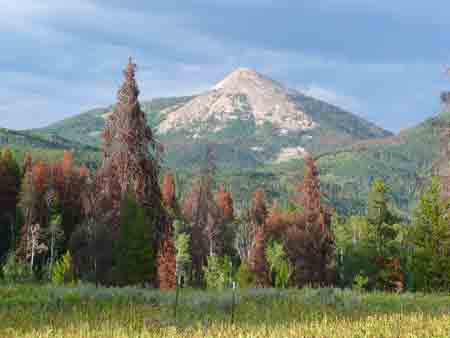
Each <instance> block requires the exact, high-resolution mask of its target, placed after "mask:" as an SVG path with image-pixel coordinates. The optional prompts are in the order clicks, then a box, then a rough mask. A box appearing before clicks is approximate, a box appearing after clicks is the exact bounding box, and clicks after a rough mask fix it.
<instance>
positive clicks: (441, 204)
mask: <svg viewBox="0 0 450 338" xmlns="http://www.w3.org/2000/svg"><path fill="white" fill-rule="evenodd" d="M440 189H441V188H440V185H439V181H438V179H436V178H435V179H433V181H432V183H431V185H430V187H429V188H428V189H427V190H426V191H425V192H424V193H423V194H422V195H421V196H420V200H419V203H418V205H417V208H416V210H415V212H414V219H413V224H412V229H411V233H410V240H411V241H412V243H413V245H414V253H413V259H412V261H411V263H410V269H411V270H412V271H413V274H414V288H415V289H416V290H425V291H432V290H434V291H446V292H447V291H449V290H450V224H449V220H448V216H449V211H450V205H449V202H448V201H443V200H442V199H441V194H440Z"/></svg>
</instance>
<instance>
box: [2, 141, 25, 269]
mask: <svg viewBox="0 0 450 338" xmlns="http://www.w3.org/2000/svg"><path fill="white" fill-rule="evenodd" d="M20 178H21V172H20V169H19V165H18V163H17V162H16V161H15V159H14V158H13V155H12V153H11V151H10V150H8V149H6V150H4V151H3V152H0V263H1V262H2V259H3V258H6V254H7V252H8V251H9V250H10V249H11V248H12V246H14V245H15V242H16V240H17V238H18V232H19V229H18V227H17V226H18V224H17V220H16V205H17V202H18V197H19V190H20Z"/></svg>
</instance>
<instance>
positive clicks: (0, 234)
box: [0, 60, 450, 292]
mask: <svg viewBox="0 0 450 338" xmlns="http://www.w3.org/2000/svg"><path fill="white" fill-rule="evenodd" d="M124 75H125V80H124V83H123V85H122V86H121V88H120V89H119V91H118V93H117V103H116V105H115V106H114V111H113V113H112V114H111V115H110V116H109V117H108V120H107V123H106V125H105V128H104V131H103V134H102V140H103V144H102V163H101V165H100V167H99V168H98V169H97V170H95V171H94V170H92V169H88V167H87V166H85V165H81V166H80V165H78V164H76V162H75V160H74V156H73V154H72V153H71V152H69V151H65V152H64V156H63V158H62V159H60V160H58V161H42V160H35V159H33V158H32V156H31V155H28V156H26V157H25V159H24V160H23V161H19V160H18V157H17V156H16V154H15V153H14V152H13V151H11V150H9V149H8V148H5V149H3V150H2V151H1V156H0V206H1V208H0V264H1V265H2V269H1V278H3V279H5V280H9V281H13V282H21V281H22V282H24V281H31V280H33V281H42V282H45V281H52V282H53V283H56V284H61V283H76V282H77V281H85V282H91V283H95V284H97V285H105V286H110V285H116V286H125V285H142V286H147V287H158V288H161V289H174V288H176V287H177V286H185V287H194V288H216V289H223V288H227V287H229V286H231V285H232V284H233V282H237V284H238V286H239V287H242V288H244V287H277V288H285V287H303V286H329V285H333V286H340V287H354V288H365V289H381V290H390V291H397V292H400V291H404V290H412V291H415V290H426V291H430V290H445V291H448V290H449V289H450V223H449V220H448V215H449V211H450V209H449V208H450V205H449V202H448V200H447V199H445V198H444V197H443V194H442V193H441V190H442V189H441V188H442V187H441V182H440V181H439V179H437V178H435V179H430V180H429V182H428V183H427V184H425V185H424V188H423V191H422V192H421V194H420V197H419V200H418V201H417V203H416V207H415V210H414V212H413V214H412V215H411V216H410V217H405V215H404V214H398V213H397V211H396V210H398V209H397V208H396V206H395V205H394V203H393V201H392V200H390V199H389V197H388V196H389V195H390V187H389V186H388V185H387V184H386V182H385V181H383V180H382V179H381V178H379V179H374V180H373V182H372V186H371V189H370V192H369V194H368V196H367V210H366V211H364V213H358V214H357V215H346V216H343V215H339V213H338V212H337V211H336V210H334V209H333V208H331V207H330V206H329V205H327V203H325V202H326V198H325V196H324V195H323V192H322V193H321V183H320V175H319V168H318V166H317V163H316V161H315V160H314V158H313V156H312V155H311V154H308V153H306V154H305V155H304V159H303V163H302V166H301V167H300V166H299V169H298V170H299V171H300V170H301V171H302V172H299V176H301V177H303V178H302V181H301V183H298V182H296V181H293V182H291V183H289V184H290V185H291V186H292V190H293V191H295V194H293V197H292V198H290V199H289V201H287V202H286V201H283V203H280V201H277V199H276V198H267V196H266V192H265V191H264V190H263V188H262V187H260V188H258V189H255V191H253V192H252V198H251V199H250V200H249V201H246V202H245V203H243V202H242V201H241V203H240V206H239V208H238V207H237V206H236V203H235V202H234V199H233V195H232V193H231V192H230V191H227V188H226V186H224V185H222V184H218V183H217V182H215V171H216V165H215V161H216V158H215V154H214V152H213V151H212V150H211V149H209V148H208V149H207V150H206V151H205V154H204V159H203V161H202V163H201V164H200V165H199V169H198V172H197V173H196V174H195V175H194V180H193V183H192V184H191V185H190V186H189V189H183V190H187V191H183V194H180V189H179V187H177V184H176V182H177V170H176V168H173V169H172V170H166V169H164V168H163V167H162V158H163V154H164V152H163V149H162V147H161V145H160V143H158V140H156V138H155V135H154V133H153V131H152V129H151V128H149V127H148V124H147V120H146V115H145V114H144V112H143V111H142V109H141V107H140V104H139V100H138V97H139V89H138V86H137V83H136V80H135V65H134V64H133V62H132V60H130V62H129V64H128V66H127V68H126V70H125V72H124ZM19 162H20V163H19ZM180 170H181V168H180Z"/></svg>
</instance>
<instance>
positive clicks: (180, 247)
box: [175, 233, 192, 281]
mask: <svg viewBox="0 0 450 338" xmlns="http://www.w3.org/2000/svg"><path fill="white" fill-rule="evenodd" d="M190 241H191V236H189V235H188V234H184V233H179V234H178V235H176V237H175V249H176V253H177V255H176V261H177V278H178V280H180V279H181V278H182V279H183V280H184V281H188V276H189V270H190V268H191V263H192V261H191V254H190V249H189V247H190Z"/></svg>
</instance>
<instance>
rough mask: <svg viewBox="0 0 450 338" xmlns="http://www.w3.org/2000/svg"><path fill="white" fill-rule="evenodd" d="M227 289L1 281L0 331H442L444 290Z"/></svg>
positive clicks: (446, 323)
mask: <svg viewBox="0 0 450 338" xmlns="http://www.w3.org/2000/svg"><path fill="white" fill-rule="evenodd" d="M231 296H232V295H231V293H230V292H221V293H215V292H204V291H195V290H183V292H182V293H181V297H180V305H179V310H178V317H177V321H175V320H174V316H173V303H174V300H175V295H174V294H173V293H164V292H160V291H152V290H142V289H134V288H124V289H114V288H109V289H106V288H100V289H95V287H92V286H79V287H76V288H64V287H50V286H49V287H46V286H35V287H32V286H11V287H6V286H5V287H2V288H0V337H2V338H3V337H4V338H9V337H30V338H43V337H52V338H53V337H66V338H90V337H105V338H106V337H108V338H113V337H124V338H125V337H127V338H128V337H175V338H178V337H224V338H227V337H233V338H240V337H242V338H244V337H245V338H247V337H249V338H250V337H261V338H262V337H273V338H275V337H276V338H281V337H311V338H312V337H447V336H449V335H450V297H449V296H448V295H442V294H441V295H438V294H436V295H424V294H410V293H407V294H403V295H395V294H385V293H379V292H377V293H356V292H352V291H341V290H334V289H321V290H312V289H303V290H284V291H280V290H272V289H264V290H261V289H260V290H240V292H239V293H238V297H237V305H236V312H235V323H234V324H233V325H232V324H231V315H230V312H231V304H232V301H231V299H232V298H231Z"/></svg>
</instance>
